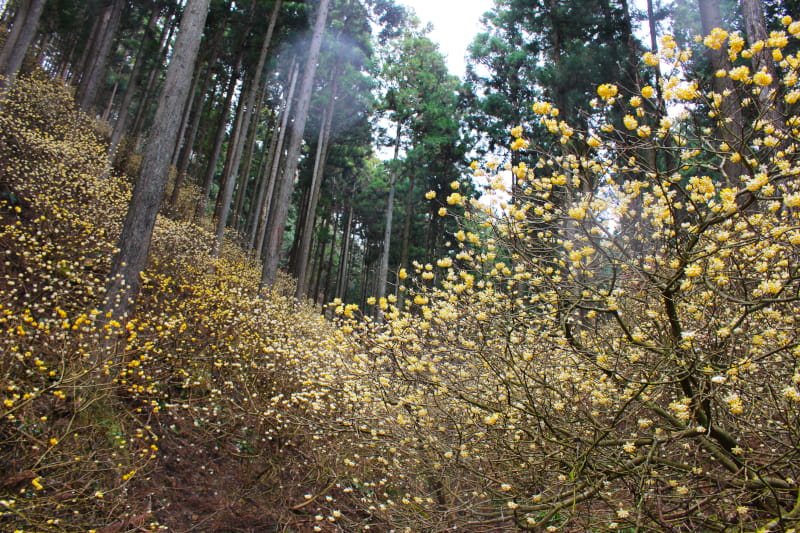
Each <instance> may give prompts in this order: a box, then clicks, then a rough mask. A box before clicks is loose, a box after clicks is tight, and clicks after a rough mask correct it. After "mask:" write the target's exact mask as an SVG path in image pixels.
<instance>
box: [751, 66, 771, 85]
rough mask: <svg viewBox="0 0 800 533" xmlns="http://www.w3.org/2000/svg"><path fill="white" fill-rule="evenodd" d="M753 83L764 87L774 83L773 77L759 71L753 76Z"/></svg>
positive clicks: (763, 71)
mask: <svg viewBox="0 0 800 533" xmlns="http://www.w3.org/2000/svg"><path fill="white" fill-rule="evenodd" d="M753 82H754V83H756V84H757V85H761V86H762V87H764V86H766V85H769V84H770V83H772V76H771V75H770V74H769V73H768V72H767V71H765V70H759V71H758V72H756V73H755V74H753Z"/></svg>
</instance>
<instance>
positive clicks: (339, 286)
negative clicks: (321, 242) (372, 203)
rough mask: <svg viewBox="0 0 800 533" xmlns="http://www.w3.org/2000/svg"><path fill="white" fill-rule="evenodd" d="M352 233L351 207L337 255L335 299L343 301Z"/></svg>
mask: <svg viewBox="0 0 800 533" xmlns="http://www.w3.org/2000/svg"><path fill="white" fill-rule="evenodd" d="M352 231H353V205H352V204H350V205H349V206H348V209H347V221H346V222H345V223H344V230H343V231H342V251H341V252H340V255H339V272H338V276H337V279H336V298H340V299H344V298H345V296H346V295H347V277H348V274H349V272H348V271H349V266H350V234H351V233H352Z"/></svg>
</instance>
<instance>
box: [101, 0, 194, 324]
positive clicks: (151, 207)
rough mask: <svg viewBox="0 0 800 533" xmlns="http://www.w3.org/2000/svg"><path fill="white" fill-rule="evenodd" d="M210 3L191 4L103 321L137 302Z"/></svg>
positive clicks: (117, 259) (112, 275)
mask: <svg viewBox="0 0 800 533" xmlns="http://www.w3.org/2000/svg"><path fill="white" fill-rule="evenodd" d="M209 2H210V0H187V2H186V7H185V9H184V13H183V17H182V20H181V24H180V27H181V29H180V31H179V33H178V38H177V41H176V43H175V49H174V51H173V55H172V59H171V61H170V63H169V67H168V69H167V77H166V82H165V85H164V90H163V91H162V93H161V97H160V99H159V104H158V109H157V110H156V116H155V121H154V124H153V128H152V135H151V136H150V139H149V141H148V143H147V148H146V150H145V152H144V155H143V158H142V165H141V170H140V171H139V177H138V179H137V180H136V186H135V187H134V189H133V195H132V198H131V201H130V205H129V207H128V213H127V215H126V217H125V222H124V224H123V227H122V234H121V235H120V238H119V245H118V247H119V252H118V253H117V255H116V256H115V257H114V260H113V262H112V264H111V272H110V273H109V276H108V277H109V284H108V288H107V291H106V303H105V309H104V310H105V312H106V314H105V316H106V317H108V318H122V317H125V316H127V315H128V314H129V313H130V311H131V310H132V308H133V305H134V302H135V300H136V299H137V298H138V296H139V291H140V289H141V284H142V278H141V272H142V271H143V270H144V269H145V266H146V264H147V255H148V252H149V250H150V241H151V239H152V235H153V228H154V227H155V222H156V217H157V215H158V209H159V206H160V205H161V200H162V197H163V195H164V187H165V185H166V182H167V177H168V175H169V159H170V156H171V155H172V150H173V147H174V146H175V143H176V142H177V135H178V127H179V126H180V120H179V119H180V113H181V112H182V111H183V105H184V103H185V102H186V100H187V98H188V93H189V85H190V84H191V81H192V72H193V71H194V64H195V61H196V59H197V52H198V49H199V48H200V40H201V38H202V36H203V28H204V27H205V20H206V15H207V14H208V6H209Z"/></svg>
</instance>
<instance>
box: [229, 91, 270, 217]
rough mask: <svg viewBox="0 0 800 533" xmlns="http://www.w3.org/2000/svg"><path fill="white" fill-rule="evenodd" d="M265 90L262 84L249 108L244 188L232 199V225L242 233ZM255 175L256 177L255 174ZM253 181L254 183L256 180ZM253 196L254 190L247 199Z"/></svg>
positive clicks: (243, 160)
mask: <svg viewBox="0 0 800 533" xmlns="http://www.w3.org/2000/svg"><path fill="white" fill-rule="evenodd" d="M265 90H266V84H265V83H262V84H261V86H260V87H259V89H258V96H257V97H256V98H255V102H254V105H253V106H252V107H251V108H250V113H249V117H248V119H247V122H248V124H249V125H250V128H249V132H248V134H247V137H246V140H245V147H244V149H245V152H244V156H243V157H242V169H241V175H242V180H240V184H241V182H243V183H244V186H239V187H237V188H236V195H235V196H234V199H233V224H234V227H235V228H236V230H237V231H242V229H243V226H244V225H245V224H246V221H245V220H244V219H243V217H242V212H243V211H244V206H245V201H246V200H247V198H248V195H247V190H248V189H249V184H250V174H251V170H252V167H253V156H254V154H255V149H256V142H257V140H258V133H259V124H261V111H262V105H263V103H264V93H265ZM256 174H257V176H258V173H257V172H256ZM253 181H254V182H255V181H256V180H253ZM254 186H255V188H256V189H257V188H258V184H257V183H254ZM255 195H256V191H255V190H254V191H253V194H251V195H250V196H249V198H252V197H253V196H255ZM251 203H252V202H251Z"/></svg>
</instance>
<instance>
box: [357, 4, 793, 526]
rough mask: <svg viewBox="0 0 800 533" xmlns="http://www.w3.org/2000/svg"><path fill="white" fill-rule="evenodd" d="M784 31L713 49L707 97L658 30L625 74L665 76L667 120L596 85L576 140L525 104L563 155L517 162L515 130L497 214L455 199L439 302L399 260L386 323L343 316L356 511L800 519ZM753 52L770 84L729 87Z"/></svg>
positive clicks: (714, 38) (740, 522)
mask: <svg viewBox="0 0 800 533" xmlns="http://www.w3.org/2000/svg"><path fill="white" fill-rule="evenodd" d="M785 22H786V24H787V26H788V28H789V31H790V33H791V34H792V35H794V34H795V33H797V32H794V31H793V30H794V29H796V28H794V26H793V25H797V23H794V22H792V21H790V20H787V21H785ZM727 37H728V34H727V33H726V32H722V31H721V30H719V31H716V30H715V32H714V33H712V35H711V36H710V37H709V38H707V39H706V40H705V44H706V45H707V46H709V47H711V48H718V47H721V46H723V44H724V42H725V40H726V38H727ZM788 38H789V37H788V36H787V35H785V34H783V33H774V34H773V35H772V37H771V38H770V41H769V42H768V43H756V44H755V45H754V46H753V49H743V48H742V42H743V41H742V40H741V39H740V38H738V36H734V38H732V39H730V40H729V46H730V50H729V54H730V56H731V58H732V59H733V60H736V61H739V63H735V64H734V68H733V69H732V70H731V72H730V73H724V72H723V73H717V76H726V75H729V76H730V77H731V78H732V79H733V80H734V90H733V91H731V92H729V93H725V94H715V93H713V92H711V91H710V90H707V89H704V88H703V87H705V86H704V85H703V84H701V83H699V82H698V81H695V80H690V79H684V78H682V77H681V74H680V73H681V72H690V71H691V69H688V68H684V67H686V66H688V64H689V62H690V61H691V53H690V52H689V51H681V50H677V48H676V45H675V44H674V41H673V40H671V39H668V38H667V39H664V40H663V41H662V45H663V46H662V54H661V57H655V56H654V55H653V54H649V55H648V56H646V57H645V59H644V63H645V64H646V65H649V66H653V65H655V64H657V63H658V62H659V61H660V62H661V63H662V68H663V70H665V71H667V72H669V71H670V69H672V73H671V74H667V76H666V77H665V78H664V79H662V80H661V83H660V90H661V94H662V95H663V98H664V99H665V100H664V104H665V105H664V106H662V105H661V103H660V102H659V101H657V100H656V99H655V98H656V97H655V91H654V90H653V89H652V87H645V88H643V89H641V90H640V91H639V94H635V95H634V97H633V98H630V99H629V100H628V99H623V98H622V97H621V96H620V93H621V92H622V91H621V90H619V89H618V88H617V87H616V85H614V84H605V85H601V86H600V87H599V88H598V96H599V97H600V98H599V100H598V101H597V102H596V103H595V108H596V113H595V114H594V115H593V116H592V117H590V120H589V121H588V123H589V124H590V125H591V130H590V131H585V132H578V131H576V130H573V129H572V128H571V127H570V126H569V125H567V124H565V123H563V122H559V121H558V118H557V117H558V110H556V109H555V108H554V107H553V106H552V105H550V104H546V103H536V104H534V110H535V111H536V112H537V113H540V114H541V116H542V121H543V123H544V124H545V126H546V128H547V129H548V130H550V131H551V132H552V134H553V135H555V136H556V138H558V139H559V140H560V141H561V146H562V149H561V151H559V152H555V153H538V152H536V150H535V147H534V145H533V143H531V144H530V145H528V143H527V142H525V143H523V142H520V139H522V138H523V137H524V133H523V132H522V131H521V130H519V129H515V131H513V132H512V137H513V138H514V139H513V146H512V149H515V150H522V151H523V157H522V158H521V159H522V161H523V162H524V163H520V166H516V167H513V168H511V167H506V169H507V170H508V171H511V172H513V173H514V174H515V175H516V176H517V178H519V184H518V186H519V189H520V194H518V195H516V196H515V198H514V199H513V203H512V204H511V205H506V206H505V207H504V208H502V209H498V208H497V207H496V206H483V205H480V204H478V203H473V205H472V210H471V211H470V212H469V213H468V216H467V218H466V219H465V221H464V222H465V227H464V229H463V230H462V231H460V232H458V233H457V234H456V235H454V238H455V239H456V240H457V241H458V242H459V243H461V251H460V253H459V254H458V255H457V256H456V257H453V258H451V259H452V264H451V262H449V261H448V262H440V263H439V265H438V266H436V267H433V270H434V271H436V278H437V279H439V280H441V282H440V283H439V284H438V285H437V287H436V288H431V287H430V286H429V285H428V284H426V283H425V282H424V278H425V276H424V274H425V272H427V271H429V270H430V269H426V267H425V266H423V265H419V268H418V269H417V275H418V277H419V278H423V279H420V280H419V284H418V285H413V284H412V285H409V286H408V290H409V292H410V293H411V294H412V297H411V298H407V299H406V302H407V307H406V308H403V309H398V308H396V307H394V306H393V304H392V303H391V302H389V301H384V302H378V303H376V305H381V306H383V307H384V308H385V311H384V315H383V316H384V318H385V320H386V327H383V328H378V327H375V326H372V325H370V324H366V325H361V326H359V325H357V324H352V325H351V327H353V328H354V329H355V332H356V337H355V341H354V342H353V344H352V345H351V350H352V353H353V356H352V357H353V362H352V365H353V368H354V369H356V375H357V376H359V378H360V379H357V380H354V381H353V382H352V383H351V385H350V386H351V394H352V395H354V396H357V397H359V398H360V399H361V402H360V404H359V405H358V407H357V412H356V413H354V414H353V415H352V418H353V420H365V421H366V420H368V422H363V423H362V425H361V426H359V425H358V424H357V423H354V424H353V430H354V431H358V432H361V433H363V434H364V435H365V436H366V437H367V438H365V439H363V440H362V441H361V442H362V444H361V446H360V448H359V449H357V450H354V453H352V454H351V455H350V456H349V460H350V463H351V464H353V465H354V466H353V472H352V476H353V477H354V478H356V479H358V487H359V488H360V491H359V492H360V494H361V496H362V497H363V498H364V500H366V501H368V502H369V507H368V509H369V511H370V513H372V514H371V515H370V518H371V519H376V520H384V521H385V522H384V523H387V524H391V525H392V526H394V527H396V528H397V529H398V530H403V528H405V530H407V531H419V530H444V529H447V528H452V529H455V530H464V531H466V530H475V531H487V530H491V531H501V530H516V529H521V530H531V531H543V530H546V531H598V530H601V529H603V530H612V531H665V530H672V529H676V530H678V529H680V530H687V531H794V529H795V528H797V526H798V523H800V480H799V476H800V456H798V454H799V453H800V433H798V430H797V428H798V427H800V364H799V363H798V361H799V360H800V343H799V342H798V324H797V320H798V316H800V304H799V303H798V298H800V271H798V266H797V265H798V264H800V263H799V261H798V259H800V255H799V252H800V209H799V208H800V181H798V180H799V179H800V178H798V176H800V156H798V152H797V147H798V145H797V142H798V140H800V129H798V125H800V116H798V115H797V107H796V105H795V103H796V101H797V100H798V98H797V97H796V96H795V95H796V94H798V89H797V74H798V66H800V59H799V58H797V57H795V56H792V55H784V54H782V53H780V49H781V48H782V47H783V46H785V45H786V43H787V42H788ZM764 47H768V48H769V49H770V50H772V53H771V57H772V58H773V63H772V67H773V73H769V72H767V71H766V70H764V71H761V72H758V73H748V72H746V68H745V67H746V65H744V64H743V62H744V61H746V58H748V57H751V56H752V55H753V54H754V53H756V51H755V49H756V48H757V49H758V50H760V49H762V48H764ZM740 56H741V57H740ZM742 58H744V59H742ZM773 75H774V76H775V78H773V77H772V76H773ZM723 104H724V105H723ZM730 104H735V106H736V108H737V109H738V110H739V113H740V116H741V117H742V120H743V123H742V124H740V127H737V128H733V126H732V125H731V120H730V117H727V116H725V115H724V113H723V111H722V110H723V109H727V108H728V107H729V106H730ZM665 109H669V110H670V113H669V114H667V113H665V112H664V111H663V110H665ZM612 111H613V113H612ZM620 111H621V112H620ZM700 112H707V113H708V115H709V116H710V117H711V118H712V119H713V121H712V123H711V125H708V122H707V120H701V119H699V118H698V114H699V113H700ZM612 116H624V120H623V121H622V125H621V126H622V127H620V126H619V125H617V124H615V123H614V121H613V120H612V118H611V117H612ZM726 129H727V131H725V130H726ZM731 130H733V131H734V132H736V138H735V139H731V135H730V132H731ZM723 134H724V136H723ZM557 146H558V145H557ZM522 165H525V166H522ZM478 172H480V173H481V174H487V173H488V174H490V178H489V180H488V181H489V182H491V183H493V184H494V186H495V187H496V188H499V189H503V188H504V187H505V182H506V181H507V180H505V179H503V178H502V176H500V177H499V178H496V179H492V177H491V174H492V173H494V169H493V168H488V169H486V170H484V169H478ZM428 266H430V265H428ZM354 409H356V408H355V407H354ZM353 484H354V485H355V482H353ZM350 520H351V522H352V525H355V524H356V523H359V524H364V523H368V522H369V521H368V520H367V519H361V521H360V522H359V521H358V520H357V517H350ZM350 527H352V526H350Z"/></svg>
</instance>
